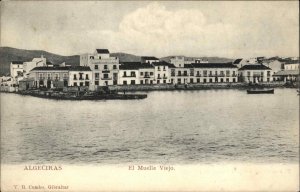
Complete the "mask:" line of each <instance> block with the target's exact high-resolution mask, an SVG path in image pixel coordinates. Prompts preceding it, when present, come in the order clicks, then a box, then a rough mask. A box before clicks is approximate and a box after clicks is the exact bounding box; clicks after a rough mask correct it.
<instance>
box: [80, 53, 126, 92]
mask: <svg viewBox="0 0 300 192" xmlns="http://www.w3.org/2000/svg"><path fill="white" fill-rule="evenodd" d="M119 65H120V63H119V58H117V57H111V56H110V53H109V51H108V49H96V50H95V52H94V54H83V55H80V66H88V67H90V68H91V70H92V76H93V77H92V79H93V80H94V81H93V82H91V85H92V86H94V87H95V86H107V85H117V84H118V72H119Z"/></svg>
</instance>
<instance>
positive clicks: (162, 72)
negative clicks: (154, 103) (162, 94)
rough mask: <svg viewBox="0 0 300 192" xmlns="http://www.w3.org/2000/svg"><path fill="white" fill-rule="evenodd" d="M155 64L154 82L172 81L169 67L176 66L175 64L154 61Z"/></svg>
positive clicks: (164, 82)
mask: <svg viewBox="0 0 300 192" xmlns="http://www.w3.org/2000/svg"><path fill="white" fill-rule="evenodd" d="M152 65H153V66H154V75H155V77H154V83H155V84H166V83H171V80H170V73H169V69H171V68H175V66H174V65H173V64H171V63H168V62H166V61H159V62H153V63H152Z"/></svg>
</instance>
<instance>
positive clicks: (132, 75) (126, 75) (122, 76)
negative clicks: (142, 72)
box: [122, 75, 136, 77]
mask: <svg viewBox="0 0 300 192" xmlns="http://www.w3.org/2000/svg"><path fill="white" fill-rule="evenodd" d="M122 77H136V75H123V76H122Z"/></svg>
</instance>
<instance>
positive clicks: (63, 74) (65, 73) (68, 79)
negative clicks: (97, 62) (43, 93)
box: [28, 66, 92, 88]
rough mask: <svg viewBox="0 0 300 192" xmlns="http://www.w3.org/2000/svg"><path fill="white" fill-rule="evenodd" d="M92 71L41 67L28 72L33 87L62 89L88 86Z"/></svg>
mask: <svg viewBox="0 0 300 192" xmlns="http://www.w3.org/2000/svg"><path fill="white" fill-rule="evenodd" d="M91 77H92V71H91V69H90V68H89V67H87V66H73V67H69V66H53V67H48V66H43V67H35V68H33V69H32V70H31V71H30V74H29V78H28V79H29V80H30V79H32V81H33V86H34V87H37V88H39V87H47V88H63V87H67V86H89V85H90V84H91V83H90V82H91V81H92V78H91Z"/></svg>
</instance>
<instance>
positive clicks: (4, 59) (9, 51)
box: [0, 47, 233, 75]
mask: <svg viewBox="0 0 300 192" xmlns="http://www.w3.org/2000/svg"><path fill="white" fill-rule="evenodd" d="M41 55H43V56H44V57H45V58H47V61H50V62H51V63H53V64H60V63H62V62H66V64H69V65H73V66H76V65H79V55H72V56H62V55H58V54H53V53H50V52H47V51H43V50H25V49H16V48H11V47H0V75H6V74H9V68H10V62H11V61H31V60H32V59H33V58H35V57H40V56H41ZM110 55H111V56H113V57H119V59H120V62H129V61H132V62H138V61H141V57H140V56H136V55H132V54H128V53H122V52H119V53H111V54H110ZM171 57H172V56H168V57H162V58H160V59H162V60H164V61H167V62H170V58H171ZM194 58H201V59H204V60H208V62H210V63H223V62H231V61H233V59H228V58H222V57H186V59H188V60H192V59H194Z"/></svg>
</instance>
